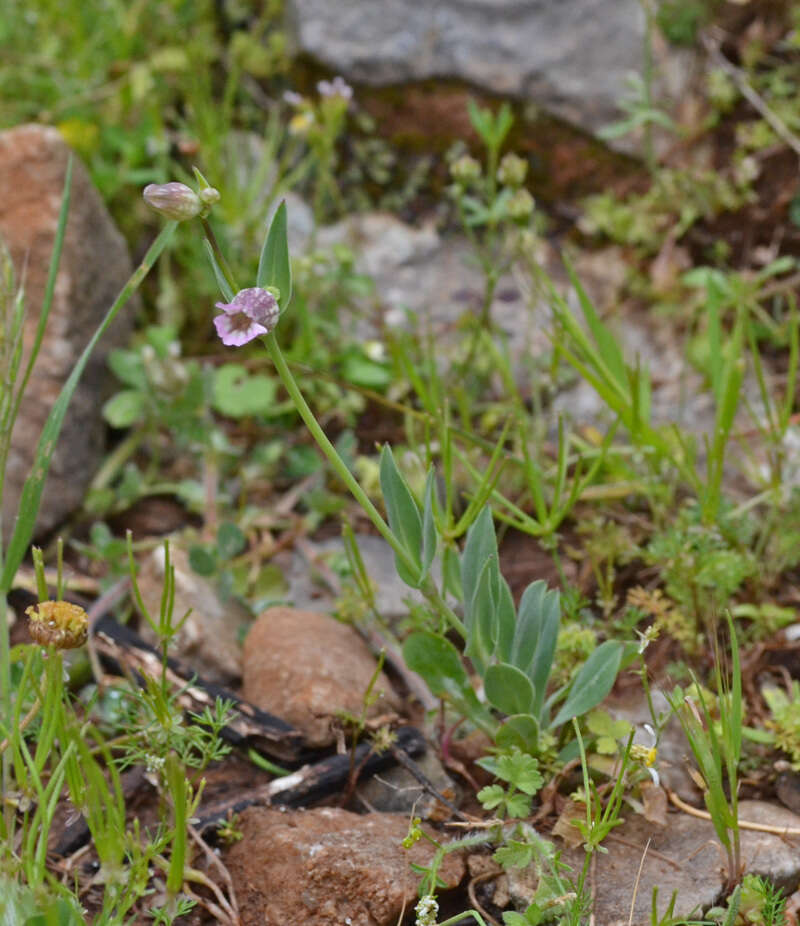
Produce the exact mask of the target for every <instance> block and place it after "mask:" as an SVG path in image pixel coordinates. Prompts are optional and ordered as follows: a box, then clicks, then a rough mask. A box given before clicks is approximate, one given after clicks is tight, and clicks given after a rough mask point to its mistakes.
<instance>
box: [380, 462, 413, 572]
mask: <svg viewBox="0 0 800 926" xmlns="http://www.w3.org/2000/svg"><path fill="white" fill-rule="evenodd" d="M380 482H381V491H382V492H383V500H384V502H385V504H386V513H387V515H388V517H389V526H390V527H391V529H392V533H394V535H395V536H396V537H397V538H398V540H399V541H400V543H401V544H402V545H403V547H404V548H405V550H406V552H407V553H408V555H409V556H410V557H411V559H412V560H413V561H414V564H415V565H416V567H417V570H416V574H415V575H409V571H408V569H407V568H406V566H405V563H403V561H402V560H401V559H400V558H399V557H398V556H396V555H395V564H396V566H397V571H398V574H399V575H400V577H401V578H402V579H403V581H404V582H405V583H406V584H407V585H410V586H411V587H412V588H416V587H417V586H418V585H419V582H420V576H421V574H422V518H421V517H420V512H419V506H418V505H417V502H416V499H415V498H414V496H413V494H412V492H411V489H410V488H409V487H408V483H407V482H406V480H405V478H404V477H403V474H402V473H401V472H400V470H399V469H398V468H397V463H395V459H394V455H393V454H392V449H391V447H390V446H389V445H388V444H384V446H383V450H381V459H380Z"/></svg>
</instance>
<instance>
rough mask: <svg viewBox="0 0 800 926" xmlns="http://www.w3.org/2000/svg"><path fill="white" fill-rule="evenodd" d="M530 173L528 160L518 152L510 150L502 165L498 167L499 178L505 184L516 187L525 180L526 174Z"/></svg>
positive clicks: (501, 162)
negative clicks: (514, 152)
mask: <svg viewBox="0 0 800 926" xmlns="http://www.w3.org/2000/svg"><path fill="white" fill-rule="evenodd" d="M527 173H528V162H527V161H526V160H525V159H524V158H521V157H520V156H519V155H518V154H513V153H511V152H509V153H508V154H506V155H504V156H503V160H502V161H500V166H499V167H498V168H497V179H498V180H499V182H500V183H502V184H503V185H504V186H510V187H513V188H514V189H516V188H517V187H520V186H522V184H523V183H524V182H525V175H526V174H527Z"/></svg>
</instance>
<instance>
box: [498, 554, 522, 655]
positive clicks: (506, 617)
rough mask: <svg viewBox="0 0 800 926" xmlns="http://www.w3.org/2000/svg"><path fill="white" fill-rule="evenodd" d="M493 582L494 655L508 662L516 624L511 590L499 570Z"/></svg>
mask: <svg viewBox="0 0 800 926" xmlns="http://www.w3.org/2000/svg"><path fill="white" fill-rule="evenodd" d="M495 581H496V583H497V585H496V588H495V593H494V600H495V602H496V605H495V606H496V609H497V630H496V633H497V636H496V640H495V648H494V653H495V656H497V658H498V659H499V660H501V662H510V661H511V648H512V646H513V643H514V631H515V629H516V624H517V612H516V609H515V608H514V597H513V596H512V594H511V589H510V588H509V587H508V582H506V580H505V579H504V578H503V576H502V575H500V570H499V568H498V570H497V575H496V577H495Z"/></svg>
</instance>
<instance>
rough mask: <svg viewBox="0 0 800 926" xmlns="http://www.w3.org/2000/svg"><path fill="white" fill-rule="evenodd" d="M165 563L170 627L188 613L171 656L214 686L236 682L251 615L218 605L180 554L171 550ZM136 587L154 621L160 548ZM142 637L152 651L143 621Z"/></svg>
mask: <svg viewBox="0 0 800 926" xmlns="http://www.w3.org/2000/svg"><path fill="white" fill-rule="evenodd" d="M169 557H170V565H171V566H172V567H173V569H174V575H175V602H174V607H173V611H172V620H173V623H175V624H177V623H179V622H180V621H181V620H182V619H183V617H184V615H185V614H186V612H187V611H190V613H189V616H188V617H187V618H186V620H185V621H184V622H183V624H182V626H181V629H180V630H179V631H178V633H177V634H176V636H175V638H174V641H173V646H172V647H171V649H170V655H172V656H175V657H176V658H178V659H180V660H182V661H183V662H185V663H186V664H187V665H189V666H191V668H192V669H193V670H195V671H196V672H197V674H198V675H199V676H201V678H203V679H204V680H205V681H208V682H215V683H216V684H218V685H230V684H231V683H233V682H235V681H238V680H239V678H240V676H241V661H242V655H241V654H242V648H241V645H240V643H239V640H240V636H239V634H240V633H243V632H244V629H245V628H246V627H248V626H249V625H250V621H251V614H250V612H249V611H248V610H247V609H246V608H245V607H244V605H243V604H241V603H240V602H239V601H237V600H236V599H235V598H229V599H228V600H226V601H223V600H222V599H220V597H219V596H218V595H217V592H216V590H215V589H214V586H213V585H212V583H211V582H208V581H207V580H206V579H204V578H203V577H202V576H199V575H197V573H196V572H194V571H193V570H192V568H191V566H190V565H189V557H188V556H187V555H186V553H185V552H184V551H183V550H181V549H180V548H178V547H173V546H172V545H171V544H170V551H169ZM137 582H138V585H139V591H140V592H141V595H142V601H143V603H144V606H145V607H146V608H147V610H148V612H149V613H150V616H151V617H152V618H153V619H154V620H156V621H158V614H159V610H160V608H161V595H162V592H163V590H164V548H163V547H158V548H157V549H156V550H155V551H154V552H153V555H152V556H150V557H148V559H147V560H145V562H144V565H143V566H142V569H141V572H140V573H139V576H138V578H137ZM141 634H142V637H143V638H144V639H145V640H146V641H147V642H148V643H150V644H151V645H152V644H154V643H155V642H156V636H155V634H154V633H153V631H152V629H151V628H150V625H149V624H148V623H147V622H146V621H142V624H141Z"/></svg>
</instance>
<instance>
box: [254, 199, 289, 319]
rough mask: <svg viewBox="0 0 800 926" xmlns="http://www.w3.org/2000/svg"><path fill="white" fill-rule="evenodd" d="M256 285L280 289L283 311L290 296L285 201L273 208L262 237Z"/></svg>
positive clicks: (279, 302) (280, 302)
mask: <svg viewBox="0 0 800 926" xmlns="http://www.w3.org/2000/svg"><path fill="white" fill-rule="evenodd" d="M256 286H260V287H262V288H265V287H267V286H275V287H277V288H278V289H279V290H280V297H279V299H278V305H279V306H280V308H281V311H283V310H284V309H285V308H286V307H287V306H288V305H289V300H290V299H291V298H292V266H291V263H290V262H289V241H288V237H287V232H286V201H285V200H284V201H283V202H282V203H281V204H280V206H278V208H277V209H276V210H275V215H274V216H273V218H272V222H271V224H270V226H269V230H268V231H267V234H266V236H265V238H264V246H263V247H262V248H261V257H260V258H259V261H258V273H257V274H256Z"/></svg>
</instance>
